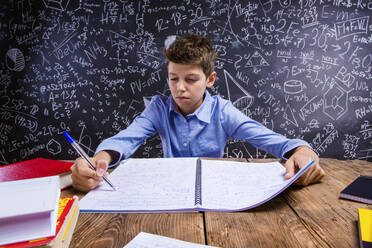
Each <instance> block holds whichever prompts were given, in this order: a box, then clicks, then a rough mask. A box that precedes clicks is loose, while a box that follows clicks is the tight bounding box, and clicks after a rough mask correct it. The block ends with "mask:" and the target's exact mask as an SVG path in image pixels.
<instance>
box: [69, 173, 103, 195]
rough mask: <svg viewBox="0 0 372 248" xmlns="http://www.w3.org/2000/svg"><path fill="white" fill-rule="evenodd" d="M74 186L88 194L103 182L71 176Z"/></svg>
mask: <svg viewBox="0 0 372 248" xmlns="http://www.w3.org/2000/svg"><path fill="white" fill-rule="evenodd" d="M71 179H72V186H73V187H74V188H75V189H77V190H80V191H84V192H88V191H89V190H92V189H94V188H95V187H97V185H98V184H99V183H100V181H101V180H95V179H94V178H90V177H84V176H79V175H76V174H75V175H74V174H73V175H71Z"/></svg>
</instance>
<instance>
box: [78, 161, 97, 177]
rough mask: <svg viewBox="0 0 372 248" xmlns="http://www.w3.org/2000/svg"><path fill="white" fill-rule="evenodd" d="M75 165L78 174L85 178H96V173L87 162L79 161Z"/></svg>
mask: <svg viewBox="0 0 372 248" xmlns="http://www.w3.org/2000/svg"><path fill="white" fill-rule="evenodd" d="M74 165H75V169H76V173H77V174H79V175H81V176H85V177H96V172H95V171H94V170H92V169H91V168H90V167H89V165H88V163H87V162H86V161H85V160H83V159H77V160H76V163H75V164H74Z"/></svg>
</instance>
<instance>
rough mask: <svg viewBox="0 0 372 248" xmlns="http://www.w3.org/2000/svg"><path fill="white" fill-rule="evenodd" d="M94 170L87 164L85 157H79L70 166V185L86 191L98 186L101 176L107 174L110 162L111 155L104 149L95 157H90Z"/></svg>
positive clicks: (101, 179)
mask: <svg viewBox="0 0 372 248" xmlns="http://www.w3.org/2000/svg"><path fill="white" fill-rule="evenodd" d="M91 159H92V161H93V163H94V165H95V166H96V170H95V171H94V170H93V169H92V168H90V166H89V165H88V162H87V161H85V159H83V158H81V157H79V158H77V159H76V160H75V162H74V164H73V165H72V166H71V171H72V175H71V179H72V187H74V188H75V189H77V190H80V191H84V192H88V191H89V190H92V189H94V188H96V187H97V186H98V184H99V183H100V182H102V181H103V176H107V175H108V172H107V168H108V165H109V163H110V162H111V156H110V154H109V153H107V152H105V151H101V152H99V153H98V154H97V155H96V156H95V157H93V158H91Z"/></svg>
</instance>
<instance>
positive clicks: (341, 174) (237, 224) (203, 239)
mask: <svg viewBox="0 0 372 248" xmlns="http://www.w3.org/2000/svg"><path fill="white" fill-rule="evenodd" d="M261 161H267V160H261ZM321 166H322V167H323V168H324V169H325V171H326V174H327V175H326V177H325V178H324V179H323V180H322V181H321V183H317V184H313V185H310V186H307V187H296V186H291V187H290V188H289V189H287V190H286V191H285V192H283V193H282V194H281V195H279V196H278V197H276V198H274V199H272V200H271V201H269V202H267V203H265V204H263V205H261V206H260V207H257V208H255V209H252V210H249V211H245V212H235V213H219V212H205V213H172V214H153V213H152V214H97V213H94V214H93V213H81V214H80V215H79V220H78V223H77V225H76V228H75V232H74V235H73V239H72V241H71V244H70V247H90V248H91V247H120V248H121V247H123V246H124V245H125V244H127V243H128V242H129V241H130V240H132V239H133V238H134V237H135V236H136V235H137V234H138V233H139V232H141V231H143V232H149V233H154V234H159V235H164V236H167V237H172V238H177V239H181V240H185V241H190V242H195V243H200V244H208V245H212V246H219V247H337V248H339V247H359V239H358V229H357V221H356V220H357V216H358V214H357V211H358V208H368V209H372V205H367V204H363V203H358V202H353V201H349V200H343V199H339V198H338V195H339V192H340V191H341V190H342V189H343V188H345V187H346V186H347V185H348V184H349V183H351V182H352V181H353V180H354V179H355V178H356V177H357V176H358V175H359V174H364V175H370V176H372V163H371V162H366V161H361V160H353V161H342V160H336V159H321ZM74 194H76V195H78V196H79V197H80V198H81V197H82V196H83V195H84V194H82V193H80V192H78V191H75V190H74V189H72V188H70V189H67V190H64V191H62V196H71V195H74Z"/></svg>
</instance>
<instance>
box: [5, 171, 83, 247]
mask: <svg viewBox="0 0 372 248" xmlns="http://www.w3.org/2000/svg"><path fill="white" fill-rule="evenodd" d="M60 192H61V191H60V185H59V177H58V176H51V177H41V178H32V179H24V180H16V181H10V182H2V183H0V195H1V196H2V197H1V198H2V199H1V204H0V247H2V248H3V247H7V248H8V247H12V248H15V247H34V246H38V247H39V246H42V247H66V248H67V247H69V243H70V241H71V238H72V234H73V231H74V228H75V225H76V222H77V219H78V216H79V207H78V198H77V197H76V196H75V197H66V198H60Z"/></svg>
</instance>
